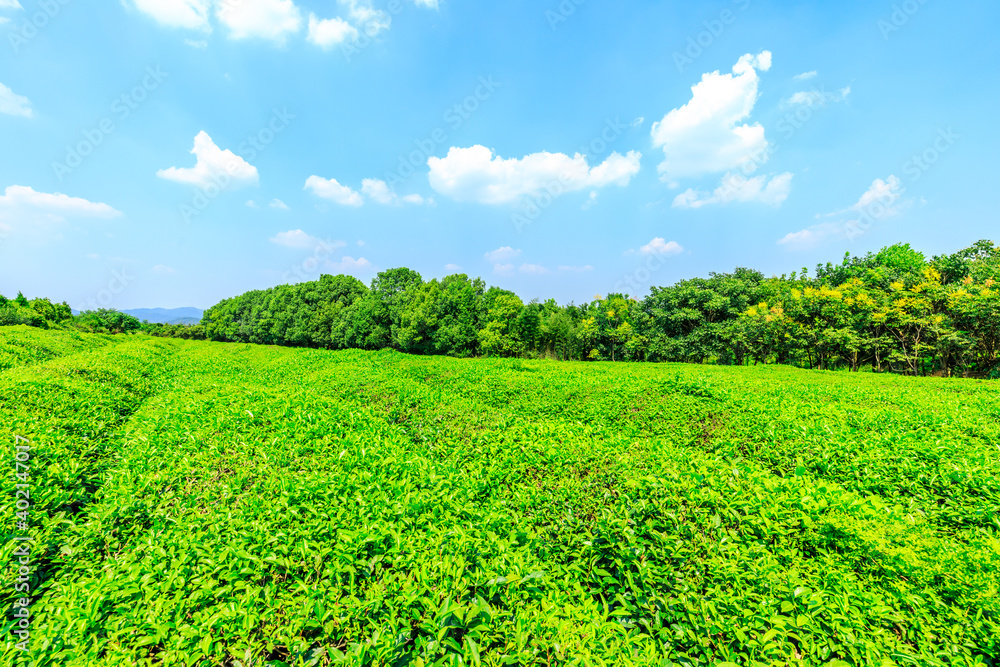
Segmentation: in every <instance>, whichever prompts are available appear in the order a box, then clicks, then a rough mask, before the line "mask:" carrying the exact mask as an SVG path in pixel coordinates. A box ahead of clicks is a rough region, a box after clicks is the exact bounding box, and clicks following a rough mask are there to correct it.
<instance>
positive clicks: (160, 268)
mask: <svg viewBox="0 0 1000 667" xmlns="http://www.w3.org/2000/svg"><path fill="white" fill-rule="evenodd" d="M153 273H158V274H160V275H161V276H169V275H170V274H172V273H177V269H174V268H173V267H170V266H166V265H164V264H157V265H156V266H154V267H153Z"/></svg>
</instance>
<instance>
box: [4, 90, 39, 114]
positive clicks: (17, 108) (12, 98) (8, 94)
mask: <svg viewBox="0 0 1000 667" xmlns="http://www.w3.org/2000/svg"><path fill="white" fill-rule="evenodd" d="M0 113H2V114H7V115H8V116H24V117H25V118H31V117H32V116H34V115H35V112H34V111H32V109H31V102H30V101H29V100H28V98H27V97H24V96H22V95H18V94H17V93H15V92H14V91H13V90H11V89H10V88H8V87H7V86H5V85H3V84H2V83H0Z"/></svg>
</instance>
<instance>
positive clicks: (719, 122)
mask: <svg viewBox="0 0 1000 667" xmlns="http://www.w3.org/2000/svg"><path fill="white" fill-rule="evenodd" d="M770 68H771V52H770V51H763V52H761V53H759V54H758V55H756V56H754V55H751V54H747V55H745V56H743V57H742V58H740V59H739V62H737V63H736V65H735V66H734V67H733V71H732V73H727V74H720V73H719V72H717V71H716V72H711V73H708V74H705V75H703V76H702V79H701V82H699V83H698V84H696V85H695V86H693V87H692V88H691V100H690V101H689V102H688V103H687V104H685V105H684V106H682V107H680V108H677V109H673V110H672V111H670V112H669V113H667V115H666V116H664V117H663V119H662V120H660V121H658V122H656V123H654V124H653V129H652V137H653V144H654V145H655V146H657V147H658V148H662V149H663V156H664V159H663V162H661V163H660V166H659V171H660V174H661V177H662V178H663V180H664V181H666V182H668V183H669V184H671V185H676V184H677V181H678V179H681V178H695V177H701V176H705V175H709V174H716V173H721V172H726V171H732V170H735V169H737V168H739V167H742V166H744V165H745V164H747V163H748V162H751V161H752V160H754V159H755V158H758V157H759V156H760V155H766V151H767V148H768V141H767V139H766V138H765V136H764V127H763V126H762V125H760V123H754V124H753V125H749V124H746V123H744V122H743V121H745V120H746V119H747V118H748V117H749V116H750V114H751V113H752V112H753V109H754V106H755V105H756V103H757V98H758V92H757V91H758V84H759V81H760V79H759V77H758V71H760V72H766V71H767V70H769V69H770Z"/></svg>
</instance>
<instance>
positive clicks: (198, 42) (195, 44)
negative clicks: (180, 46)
mask: <svg viewBox="0 0 1000 667" xmlns="http://www.w3.org/2000/svg"><path fill="white" fill-rule="evenodd" d="M184 43H185V44H187V45H188V46H190V47H191V48H193V49H207V48H208V42H207V41H205V40H204V39H185V40H184Z"/></svg>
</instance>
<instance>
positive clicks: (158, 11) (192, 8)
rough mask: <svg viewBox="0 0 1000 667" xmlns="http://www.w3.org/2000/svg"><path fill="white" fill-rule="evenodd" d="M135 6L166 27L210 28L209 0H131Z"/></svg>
mask: <svg viewBox="0 0 1000 667" xmlns="http://www.w3.org/2000/svg"><path fill="white" fill-rule="evenodd" d="M132 1H133V3H134V5H135V8H136V9H138V10H139V11H141V12H143V13H145V14H148V15H149V16H151V17H152V18H153V19H154V20H155V21H156V22H157V23H159V24H160V25H164V26H166V27H168V28H187V29H189V30H205V31H207V30H210V27H209V23H208V15H209V10H210V9H211V5H212V2H211V0H132Z"/></svg>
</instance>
